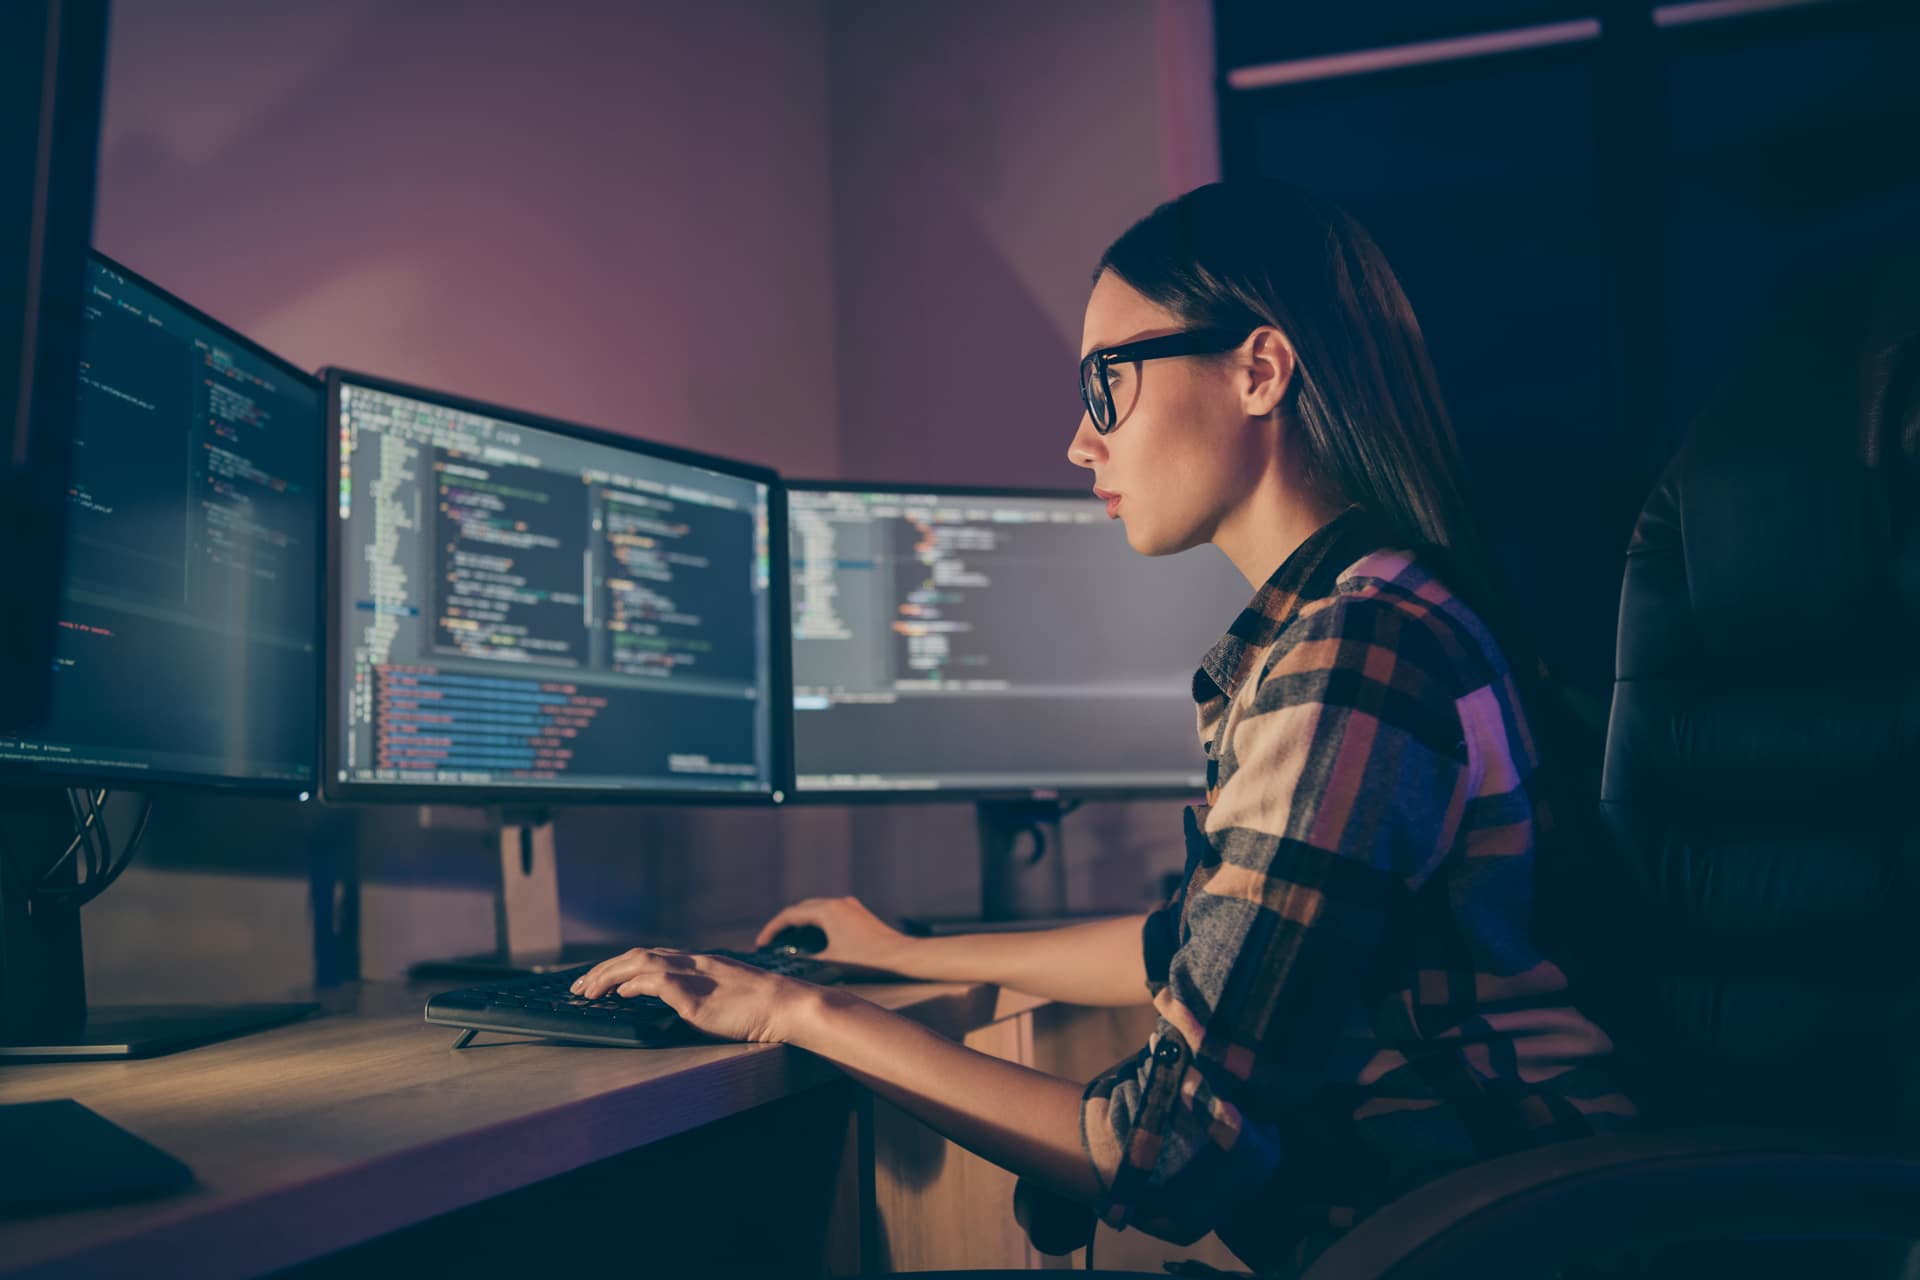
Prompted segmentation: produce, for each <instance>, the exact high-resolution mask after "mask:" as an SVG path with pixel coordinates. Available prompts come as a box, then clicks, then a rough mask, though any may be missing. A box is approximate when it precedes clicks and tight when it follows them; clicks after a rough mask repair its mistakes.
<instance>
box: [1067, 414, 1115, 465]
mask: <svg viewBox="0 0 1920 1280" xmlns="http://www.w3.org/2000/svg"><path fill="white" fill-rule="evenodd" d="M1106 447H1107V446H1106V442H1105V441H1103V440H1101V438H1100V433H1099V432H1098V431H1095V430H1094V429H1093V419H1092V418H1091V417H1089V416H1088V415H1087V414H1085V413H1082V414H1081V415H1080V425H1079V426H1078V427H1077V428H1075V430H1074V433H1073V439H1072V440H1071V441H1070V442H1069V443H1068V444H1067V461H1068V462H1071V463H1072V464H1073V465H1074V466H1076V467H1085V468H1087V469H1088V470H1089V471H1091V470H1092V469H1093V468H1094V466H1095V465H1097V464H1098V462H1099V461H1100V458H1101V457H1102V456H1103V455H1104V454H1105V452H1106Z"/></svg>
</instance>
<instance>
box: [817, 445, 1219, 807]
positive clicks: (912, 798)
mask: <svg viewBox="0 0 1920 1280" xmlns="http://www.w3.org/2000/svg"><path fill="white" fill-rule="evenodd" d="M786 485H787V488H788V489H789V490H791V491H800V492H808V493H829V492H845V493H889V494H916V493H925V494H932V495H935V496H943V497H979V498H1043V499H1061V498H1065V499H1072V500H1075V501H1084V502H1090V503H1095V502H1098V501H1099V499H1098V498H1095V497H1094V496H1093V493H1092V491H1091V489H1051V488H1048V489H1042V488H1022V487H1020V486H1017V485H965V484H910V483H902V482H900V481H896V480H884V481H867V480H821V479H811V478H810V479H804V480H789V481H787V482H786ZM1229 621H1231V620H1229ZM792 629H793V628H792V624H791V621H789V624H788V628H787V630H788V649H789V653H788V673H789V679H788V690H789V698H788V702H787V706H788V714H787V719H788V722H789V725H791V723H792V721H793V720H794V719H795V718H796V717H797V716H798V715H799V713H798V712H797V711H794V710H793V709H792V698H791V690H792V684H793V682H792V679H791V674H792V652H791V649H792ZM792 736H793V735H792V731H791V728H789V731H788V742H789V748H788V750H789V754H788V759H789V761H790V763H791V768H792V772H791V774H790V775H789V781H790V782H791V784H792V785H791V787H790V788H789V790H788V793H787V794H788V797H789V798H788V803H790V804H797V805H833V804H844V805H872V804H922V805H925V804H994V803H1007V802H1026V803H1031V802H1035V801H1040V802H1045V801H1050V800H1060V801H1066V802H1077V801H1083V800H1193V799H1195V798H1196V797H1199V796H1203V795H1204V794H1205V792H1206V786H1205V784H1204V783H1200V784H1198V785H1196V784H1193V783H1172V782H1169V783H1165V784H1160V785H1146V786H1142V785H1126V784H1120V785H1102V784H1099V783H1074V782H1067V783H1062V784H1059V785H1052V786H1049V785H1039V786H1027V787H985V786H951V787H934V788H928V789H923V788H918V787H908V788H897V789H896V788H890V787H863V788H846V789H840V788H829V789H820V788H814V787H803V786H801V785H800V760H799V757H798V755H797V753H795V752H794V751H793V748H792ZM1197 746H1198V744H1197V742H1196V747H1197ZM1202 764H1203V767H1204V757H1203V759H1202Z"/></svg>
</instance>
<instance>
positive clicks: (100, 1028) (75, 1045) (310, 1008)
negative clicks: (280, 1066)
mask: <svg viewBox="0 0 1920 1280" xmlns="http://www.w3.org/2000/svg"><path fill="white" fill-rule="evenodd" d="M319 1008H320V1006H319V1005H317V1004H236V1005H212V1004H209V1005H197V1004H183V1005H164V1004H162V1005H101V1006H99V1007H98V1008H93V1009H89V1010H87V1021H86V1025H85V1026H84V1027H82V1028H81V1030H80V1031H79V1033H78V1034H75V1035H69V1036H48V1037H46V1038H45V1041H44V1042H40V1043H22V1044H0V1062H99V1061H112V1060H115V1059H126V1058H158V1057H161V1056H163V1055H165V1054H169V1053H177V1052H179V1051H180V1050H182V1049H192V1048H196V1047H198V1046H200V1045H203V1044H212V1043H214V1042H215V1041H218V1040H230V1039H232V1038H233V1037H235V1036H243V1035H247V1034H249V1033H251V1032H255V1031H265V1030H267V1029H268V1028H269V1027H278V1026H284V1025H286V1024H287V1023H289V1022H298V1021H300V1020H301V1019H302V1018H304V1017H306V1016H307V1015H308V1014H311V1013H315V1012H317V1011H318V1010H319Z"/></svg>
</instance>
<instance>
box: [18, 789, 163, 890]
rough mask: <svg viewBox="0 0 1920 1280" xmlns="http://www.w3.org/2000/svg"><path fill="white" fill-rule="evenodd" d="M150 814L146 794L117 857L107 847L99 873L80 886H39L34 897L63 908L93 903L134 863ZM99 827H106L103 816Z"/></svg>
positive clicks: (149, 798)
mask: <svg viewBox="0 0 1920 1280" xmlns="http://www.w3.org/2000/svg"><path fill="white" fill-rule="evenodd" d="M105 800H106V797H105V794H104V793H103V794H102V796H101V803H103V804H104V803H105ZM152 817H153V798H152V797H151V796H149V797H147V800H146V803H145V804H143V805H142V806H141V808H140V817H139V819H138V820H137V821H136V822H135V823H134V824H133V834H132V835H130V836H128V837H127V847H126V848H124V849H122V850H121V851H120V856H119V857H118V858H117V859H115V858H113V857H112V848H111V846H109V847H108V848H107V853H106V857H105V860H104V870H103V871H102V872H101V873H100V874H99V875H97V876H91V877H89V878H88V879H87V880H86V882H85V883H83V884H79V885H72V886H60V887H58V888H50V887H42V888H41V889H40V890H39V891H38V892H37V893H36V895H35V896H36V897H38V898H40V899H41V900H43V901H46V902H49V903H53V904H57V905H59V906H63V907H82V906H85V905H86V904H87V903H89V902H92V901H93V900H94V899H95V898H97V897H99V896H100V895H101V894H103V893H105V892H106V891H107V889H108V888H109V887H110V886H111V885H112V884H113V882H114V881H115V880H118V879H119V878H120V873H121V872H123V871H125V870H126V869H127V867H128V866H129V865H130V864H131V863H132V862H133V855H134V854H135V853H137V852H138V851H139V849H140V840H141V837H143V836H145V835H146V833H147V823H148V821H149V820H150V819H151V818H152ZM99 826H100V829H101V831H102V832H103V833H104V832H105V830H106V819H105V817H104V816H102V817H101V818H100V819H99Z"/></svg>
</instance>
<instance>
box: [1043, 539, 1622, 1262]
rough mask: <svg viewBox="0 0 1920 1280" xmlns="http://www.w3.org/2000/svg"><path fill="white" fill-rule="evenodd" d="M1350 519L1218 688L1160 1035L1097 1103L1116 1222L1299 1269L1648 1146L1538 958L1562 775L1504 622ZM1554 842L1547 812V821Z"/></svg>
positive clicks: (1191, 813) (1170, 920)
mask: <svg viewBox="0 0 1920 1280" xmlns="http://www.w3.org/2000/svg"><path fill="white" fill-rule="evenodd" d="M1384 545H1385V539H1384V538H1382V537H1381V536H1380V535H1379V534H1378V533H1377V532H1376V530H1375V527H1374V525H1373V523H1372V522H1371V521H1370V520H1369V519H1368V518H1367V516H1366V515H1365V513H1364V512H1362V511H1361V510H1360V509H1358V508H1351V509H1349V510H1348V511H1346V512H1345V513H1343V514H1342V515H1341V516H1339V517H1337V518H1335V519H1334V520H1333V521H1331V522H1330V523H1329V524H1327V525H1326V526H1325V527H1323V528H1322V529H1321V530H1319V531H1318V532H1317V533H1315V534H1314V535H1313V536H1312V537H1310V538H1309V539H1307V541H1306V542H1304V543H1303V544H1302V545H1301V546H1300V547H1299V549H1298V550H1297V551H1295V552H1294V554H1293V555H1292V556H1290V557H1288V559H1287V562H1286V563H1285V564H1283V565H1281V566H1280V568H1279V569H1278V570H1277V571H1275V573H1274V575H1273V576H1272V578H1270V579H1269V580H1268V581H1267V583H1266V585H1265V586H1264V587H1262V588H1261V590H1260V591H1259V593H1258V594H1257V595H1256V596H1255V597H1254V600H1253V603H1252V604H1251V605H1249V606H1248V607H1247V609H1246V610H1244V611H1243V612H1242V613H1241V615H1240V617H1239V619H1238V621H1236V622H1235V623H1234V625H1233V628H1232V630H1231V631H1229V632H1228V634H1227V635H1226V637H1225V638H1224V639H1222V640H1221V641H1220V643H1219V644H1218V645H1217V646H1215V647H1214V648H1213V650H1212V651H1210V652H1209V653H1208V654H1207V655H1206V657H1205V658H1204V659H1203V660H1202V662H1201V666H1200V669H1199V670H1198V671H1197V672H1196V673H1195V674H1194V681H1193V690H1194V700H1195V702H1196V703H1197V704H1198V719H1199V727H1200V738H1201V742H1202V743H1203V744H1204V746H1205V748H1206V753H1207V758H1208V766H1207V775H1208V788H1207V803H1206V804H1205V805H1195V806H1192V807H1191V808H1189V809H1188V811H1187V814H1186V836H1187V866H1186V874H1185V878H1184V883H1183V885H1182V887H1181V888H1180V890H1179V891H1178V892H1177V893H1176V894H1175V895H1174V897H1173V898H1172V899H1171V900H1170V901H1169V902H1167V903H1166V904H1165V905H1163V906H1162V907H1160V908H1159V909H1158V910H1157V911H1155V912H1154V913H1153V914H1151V915H1150V916H1149V917H1148V919H1147V924H1146V928H1145V930H1144V932H1143V938H1142V943H1143V946H1144V948H1145V955H1146V964H1147V975H1148V986H1149V990H1150V991H1151V993H1152V996H1153V1003H1154V1005H1155V1006H1156V1008H1157V1009H1158V1011H1159V1014H1160V1020H1159V1023H1158V1025H1157V1027H1156V1029H1155V1031H1154V1033H1153V1035H1152V1038H1151V1039H1150V1040H1149V1042H1148V1043H1147V1045H1146V1047H1145V1048H1144V1049H1142V1050H1141V1051H1140V1052H1139V1053H1137V1054H1135V1055H1134V1056H1132V1057H1130V1058H1128V1059H1127V1060H1125V1061H1123V1062H1121V1063H1119V1064H1118V1065H1116V1066H1114V1067H1113V1068H1111V1069H1110V1070H1109V1071H1107V1072H1106V1073H1104V1074H1103V1075H1102V1076H1100V1077H1099V1078H1098V1079H1096V1080H1094V1081H1093V1082H1092V1083H1091V1084H1090V1085H1089V1086H1088V1087H1087V1090H1086V1094H1085V1097H1084V1100H1083V1103H1082V1111H1081V1132H1082V1135H1083V1138H1084V1141H1085V1144H1086V1150H1087V1154H1088V1157H1089V1158H1090V1159H1091V1160H1092V1161H1093V1164H1094V1167H1095V1170H1096V1172H1097V1173H1098V1175H1099V1179H1100V1185H1101V1186H1102V1188H1104V1196H1103V1200H1102V1203H1101V1214H1102V1217H1103V1218H1104V1219H1105V1220H1106V1221H1107V1222H1108V1223H1109V1224H1111V1225H1113V1226H1116V1227H1119V1226H1125V1225H1129V1224H1131V1225H1134V1226H1137V1227H1140V1228H1141V1229H1142V1230H1145V1231H1148V1232H1150V1233H1151V1234H1154V1235H1159V1236H1164V1237H1166V1238H1168V1239H1171V1240H1175V1241H1179V1242H1181V1243H1188V1242H1191V1241H1192V1240H1195V1239H1198V1238H1199V1237H1200V1236H1202V1235H1204V1234H1206V1233H1207V1232H1208V1231H1210V1230H1212V1231H1218V1232H1219V1234H1220V1236H1221V1239H1222V1240H1223V1241H1225V1243H1226V1244H1227V1245H1228V1246H1229V1247H1230V1248H1232V1249H1233V1250H1234V1252H1235V1253H1237V1254H1238V1255H1239V1256H1240V1257H1241V1258H1242V1259H1243V1260H1245V1261H1246V1262H1248V1263H1249V1264H1251V1265H1254V1266H1256V1267H1258V1268H1261V1269H1263V1270H1264V1269H1268V1268H1285V1267H1287V1266H1297V1265H1300V1264H1301V1263H1302V1262H1303V1261H1304V1260H1305V1259H1306V1258H1309V1257H1311V1255H1312V1254H1313V1253H1315V1252H1317V1251H1318V1250H1319V1249H1321V1248H1323V1247H1325V1245H1326V1244H1328V1243H1331V1241H1332V1240H1333V1239H1334V1238H1337V1236H1338V1235H1339V1234H1340V1233H1341V1232H1342V1231H1344V1230H1345V1229H1346V1228H1348V1227H1350V1226H1352V1225H1353V1223H1354V1221H1356V1220H1357V1219H1358V1218H1359V1217H1361V1216H1364V1215H1365V1214H1366V1213H1367V1212H1370V1211H1371V1210H1372V1209H1373V1208H1375V1207H1378V1206H1379V1205H1380V1204H1382V1203H1384V1202H1385V1201H1386V1200H1388V1199H1391V1198H1392V1197H1393V1196H1394V1195H1396V1194H1398V1193H1399V1192H1400V1191H1403V1190H1405V1189H1407V1188H1409V1187H1411V1186H1413V1185H1415V1184H1417V1183H1420V1182H1424V1181H1426V1180H1428V1179H1429V1178H1432V1177H1434V1176H1437V1175H1438V1174H1440V1173H1443V1172H1446V1171H1448V1170H1450V1169H1453V1168H1456V1167H1459V1166H1461V1165H1465V1164H1468V1163H1471V1162H1472V1161H1474V1160H1476V1159H1480V1158H1484V1157H1487V1156H1490V1155H1493V1154H1496V1153H1499V1152H1503V1151H1508V1150H1514V1149H1518V1148H1520V1147H1523V1146H1528V1145H1533V1144H1536V1143H1539V1142H1544V1141H1548V1140H1552V1139H1555V1138H1562V1137H1573V1136H1577V1135H1583V1134H1587V1133H1592V1132H1604V1131H1608V1130H1610V1129H1613V1128H1615V1127H1618V1126H1620V1125H1623V1124H1626V1123H1629V1122H1630V1121H1631V1118H1632V1116H1633V1107H1632V1104H1631V1103H1630V1102H1629V1101H1628V1100H1627V1099H1626V1098H1625V1097H1624V1096H1623V1095H1622V1094H1621V1093H1620V1092H1619V1091H1618V1089H1617V1087H1616V1086H1615V1085H1614V1083H1613V1082H1612V1080H1611V1078H1610V1074H1609V1073H1608V1072H1607V1071H1606V1069H1605V1067H1604V1065H1602V1064H1601V1063H1600V1062H1599V1061H1598V1060H1599V1059H1601V1058H1602V1057H1603V1056H1604V1055H1605V1054H1607V1053H1608V1052H1609V1051H1610V1050H1611V1047H1612V1046H1611V1044H1610V1042H1609V1041H1608V1039H1607V1037H1606V1035H1605V1034H1604V1033H1603V1032H1602V1031H1601V1030H1600V1029H1599V1028H1598V1027H1597V1026H1595V1025H1594V1024H1593V1023H1592V1022H1591V1021H1589V1020H1588V1019H1587V1018H1586V1017H1585V1016H1583V1015H1582V1014H1581V1013H1580V1011H1579V1010H1578V1009H1576V1008H1574V1007H1573V1006H1572V1005H1571V1003H1569V1000H1568V997H1567V982H1566V978H1565V977H1564V975H1563V974H1562V973H1561V971H1560V970H1559V969H1558V968H1557V967H1556V966H1555V965H1554V964H1553V963H1552V962H1551V961H1549V960H1548V959H1547V958H1546V957H1545V956H1544V955H1542V954H1541V953H1540V952H1539V951H1538V950H1537V949H1536V947H1535V945H1534V942H1533V940H1532V937H1531V928H1530V926H1531V915H1532V907H1533V871H1534V851H1535V844H1536V813H1535V805H1534V803H1533V801H1532V799H1531V797H1530V796H1529V792H1528V783H1529V779H1530V778H1531V777H1532V775H1533V773H1534V770H1535V768H1536V767H1537V764H1538V760H1537V757H1536V752H1535V749H1534V744H1533V741H1532V739H1531V736H1530V734H1529V731H1528V727H1527V723H1526V721H1525V719H1524V718H1523V716H1522V714H1521V710H1520V699H1519V696H1518V693H1517V691H1516V689H1515V686H1514V682H1513V679H1512V676H1511V674H1510V673H1509V671H1508V669H1507V666H1506V664H1505V661H1504V659H1503V658H1502V657H1501V655H1500V651H1499V649H1498V648H1497V646H1496V645H1495V643H1494V641H1493V638H1492V636H1491V634H1490V633H1489V632H1488V631H1487V629H1486V628H1485V626H1484V625H1483V624H1482V623H1481V621H1480V620H1479V619H1478V618H1477V617H1476V616H1475V615H1474V614H1473V613H1472V612H1471V611H1470V610H1468V609H1467V608H1466V607H1465V605H1464V604H1463V603H1462V602H1461V601H1460V600H1459V599H1458V598H1457V597H1455V596H1454V595H1453V594H1452V593H1451V592H1449V591H1448V590H1447V588H1446V587H1445V586H1444V585H1443V584H1442V583H1440V582H1439V581H1438V580H1437V579H1435V578H1434V577H1432V576H1430V575H1429V574H1428V573H1426V572H1425V571H1424V570H1423V569H1422V568H1421V567H1420V563H1419V561H1418V560H1417V559H1416V558H1415V557H1414V556H1413V555H1412V554H1410V553H1407V552H1403V551H1396V550H1391V549H1383V547H1384ZM1539 825H1540V826H1541V828H1542V829H1543V830H1544V827H1545V822H1544V815H1541V822H1540V824H1539Z"/></svg>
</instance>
